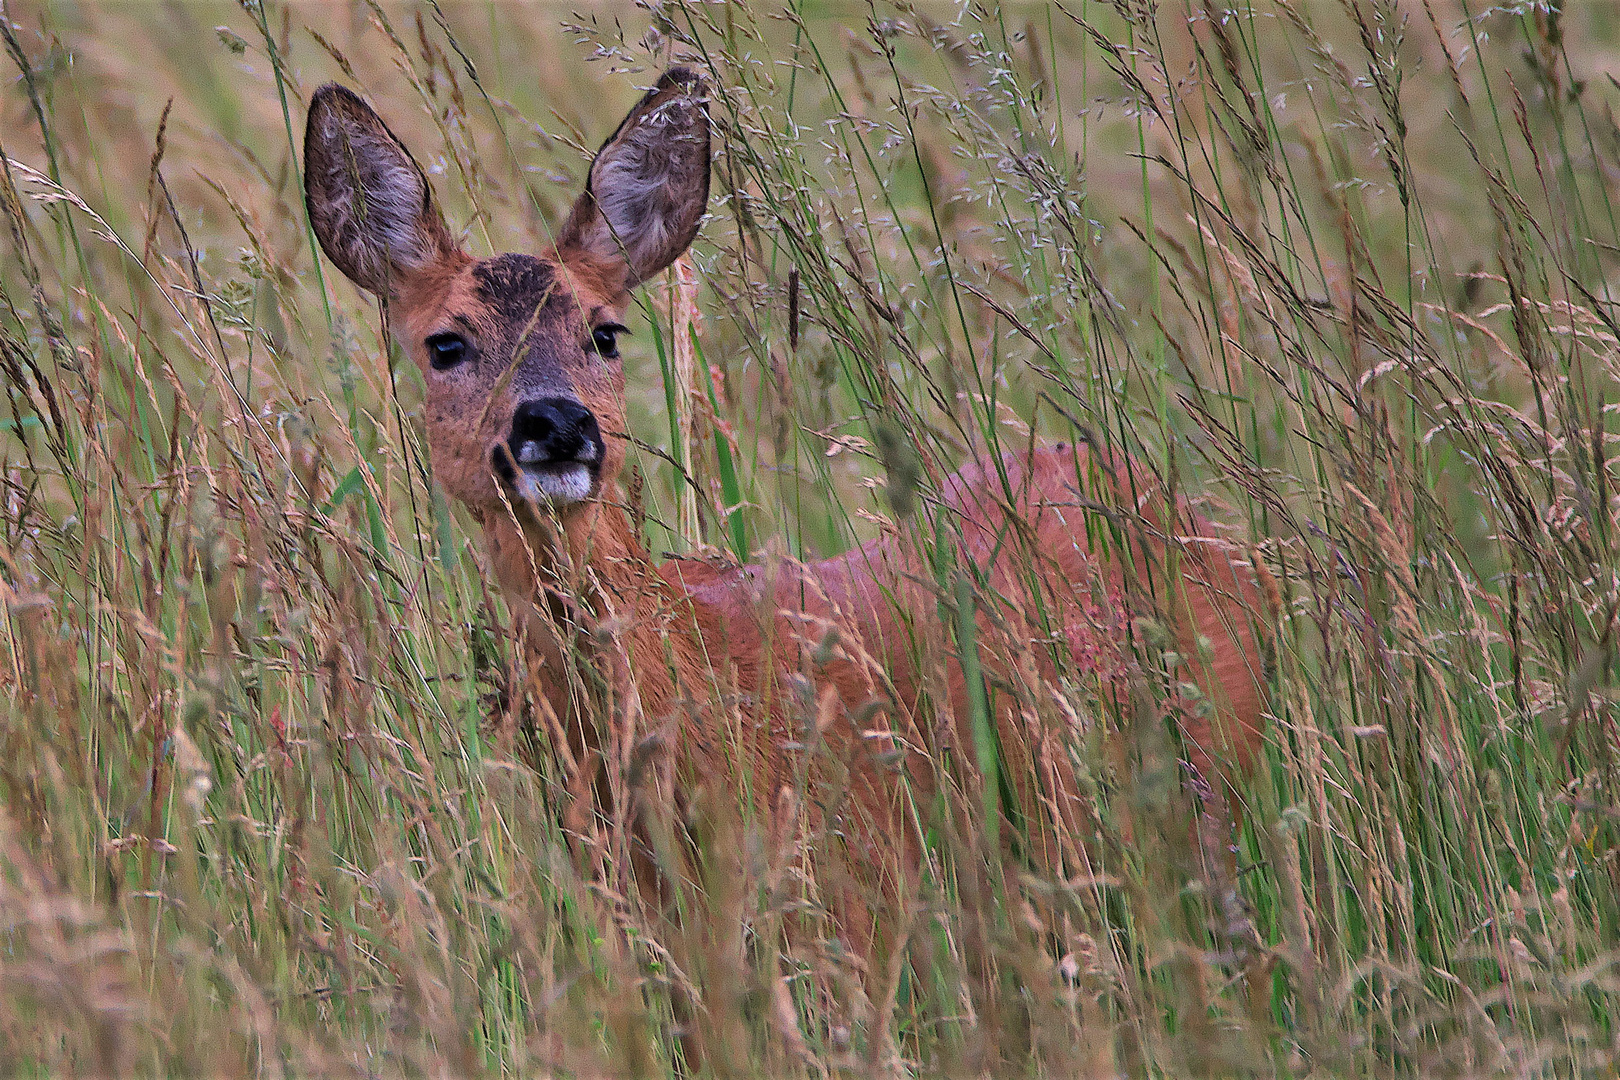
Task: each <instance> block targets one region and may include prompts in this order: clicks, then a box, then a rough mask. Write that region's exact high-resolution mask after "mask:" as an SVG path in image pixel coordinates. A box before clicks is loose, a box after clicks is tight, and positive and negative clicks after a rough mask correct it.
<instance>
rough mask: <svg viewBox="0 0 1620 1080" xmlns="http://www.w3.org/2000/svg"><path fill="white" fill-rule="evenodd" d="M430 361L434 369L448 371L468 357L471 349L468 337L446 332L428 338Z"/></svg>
mask: <svg viewBox="0 0 1620 1080" xmlns="http://www.w3.org/2000/svg"><path fill="white" fill-rule="evenodd" d="M426 344H427V351H428V363H430V364H432V365H433V370H434V371H447V370H449V369H450V368H453V367H455V366H456V365H457V364H459V363H461V362H462V361H463V360H465V359H467V356H468V354H469V352H470V350H469V349H468V347H467V339H466V338H464V337H462V336H461V335H460V334H453V333H450V332H448V331H447V332H445V333H443V334H434V335H433V336H432V337H430V338H428V339H427V342H426Z"/></svg>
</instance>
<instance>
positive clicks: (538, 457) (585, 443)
mask: <svg viewBox="0 0 1620 1080" xmlns="http://www.w3.org/2000/svg"><path fill="white" fill-rule="evenodd" d="M507 445H508V447H509V448H510V450H511V454H512V460H513V462H515V463H516V464H517V466H518V467H519V468H536V467H539V466H544V465H567V464H578V465H589V466H592V468H593V470H594V468H595V466H597V465H598V464H600V462H601V460H602V431H601V429H600V428H599V427H598V426H597V423H596V417H595V416H593V415H591V410H589V409H587V408H586V407H585V406H583V405H581V404H580V403H579V402H577V401H573V400H570V399H569V398H540V399H539V400H537V401H525V402H523V403H522V404H521V405H519V406H518V407H517V411H516V412H515V413H513V414H512V436H511V438H510V439H508V440H507Z"/></svg>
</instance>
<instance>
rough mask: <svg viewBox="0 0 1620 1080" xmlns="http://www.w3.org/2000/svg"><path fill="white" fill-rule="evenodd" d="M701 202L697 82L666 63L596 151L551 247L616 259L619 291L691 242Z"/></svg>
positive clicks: (704, 156) (703, 172)
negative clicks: (621, 278) (620, 273)
mask: <svg viewBox="0 0 1620 1080" xmlns="http://www.w3.org/2000/svg"><path fill="white" fill-rule="evenodd" d="M708 202H709V105H708V102H707V100H706V99H705V97H704V86H703V80H702V78H701V77H699V75H698V74H697V72H695V71H693V70H692V69H690V68H684V67H675V68H670V69H669V70H668V71H666V72H664V75H663V77H662V78H660V79H659V80H658V85H657V86H655V87H653V88H652V90H650V91H648V93H647V96H646V97H644V98H642V99H641V102H640V103H639V104H638V105H637V106H636V107H635V108H634V109H631V110H630V115H629V116H626V117H625V118H624V122H623V123H622V124H620V125H619V130H617V131H615V132H614V133H613V135H612V136H611V137H610V138H609V139H608V141H607V142H605V143H603V144H602V149H601V150H599V151H597V154H596V160H595V161H593V162H591V172H590V179H589V180H588V181H587V182H586V185H585V193H584V194H583V195H581V196H580V197H579V201H578V202H576V203H574V209H573V212H572V213H571V214H570V215H569V216H568V221H567V222H566V223H565V224H564V225H563V227H562V230H561V231H560V232H559V233H558V237H557V247H558V249H559V250H566V249H568V248H577V249H582V250H584V251H587V252H590V253H591V254H592V255H594V256H596V257H597V258H600V259H603V260H606V261H608V262H609V263H619V264H621V265H622V266H623V267H624V278H625V288H627V289H631V288H635V286H637V285H639V284H640V283H641V282H643V281H646V280H647V279H648V278H650V277H652V276H653V275H654V274H656V273H658V271H660V270H662V269H664V267H666V266H668V265H669V264H670V263H672V262H674V261H675V260H676V259H677V258H679V257H680V254H681V252H683V251H685V250H686V249H687V247H689V246H690V245H691V243H692V238H693V237H694V236H696V235H697V231H698V225H699V224H700V223H701V222H702V220H703V212H704V210H705V209H706V208H707V206H708Z"/></svg>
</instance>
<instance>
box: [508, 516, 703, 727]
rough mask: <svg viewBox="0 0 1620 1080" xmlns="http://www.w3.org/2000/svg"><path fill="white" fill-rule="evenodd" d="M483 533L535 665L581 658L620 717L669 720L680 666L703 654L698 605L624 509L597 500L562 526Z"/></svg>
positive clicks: (545, 521) (531, 524) (552, 523)
mask: <svg viewBox="0 0 1620 1080" xmlns="http://www.w3.org/2000/svg"><path fill="white" fill-rule="evenodd" d="M483 526H484V534H485V539H486V541H487V545H488V548H489V552H490V555H491V558H492V561H493V564H494V565H493V569H494V570H495V573H496V576H497V577H498V579H499V580H500V583H501V587H502V589H503V591H504V592H505V593H506V595H507V599H508V601H509V602H510V603H511V604H512V606H513V608H514V610H515V611H517V612H518V613H519V618H520V622H521V623H522V624H523V630H524V634H525V637H526V638H527V639H528V641H529V645H530V646H531V647H532V648H534V649H536V650H537V651H538V652H539V653H540V654H541V655H540V657H539V659H540V661H541V663H542V664H553V663H555V664H559V665H561V664H564V663H566V662H567V659H566V658H567V657H568V656H569V655H574V656H581V657H584V658H586V659H588V660H589V662H591V663H592V664H593V665H595V666H596V668H597V669H598V672H599V673H600V675H601V676H602V678H603V681H604V684H605V685H606V686H608V687H609V688H610V689H611V690H612V692H613V694H614V696H615V698H616V699H618V701H619V705H618V706H616V708H621V707H622V708H630V709H633V710H634V711H636V712H639V713H643V714H645V715H647V716H649V717H652V718H654V719H655V720H656V719H657V718H660V717H663V716H666V715H668V713H669V711H670V709H671V708H672V707H673V705H674V703H675V701H676V699H677V682H678V680H677V674H678V672H679V671H680V670H681V669H682V668H683V662H684V663H686V664H689V663H691V662H693V660H694V659H695V658H696V657H697V656H698V655H700V653H701V646H700V645H699V644H698V642H697V640H696V635H697V630H696V622H695V612H694V608H693V603H694V602H693V600H692V598H691V597H690V596H689V595H687V594H686V593H685V592H683V591H681V590H679V589H677V588H676V587H674V586H672V585H670V584H669V583H668V582H667V581H665V580H664V579H663V578H662V577H661V576H660V575H659V574H658V572H657V570H656V569H655V568H654V566H653V565H652V560H651V559H650V558H649V556H648V554H647V550H646V548H645V547H643V546H642V543H641V540H640V538H639V537H638V536H637V535H636V531H635V528H634V526H633V525H632V524H631V521H630V517H629V515H628V514H626V513H625V511H624V509H623V508H622V507H620V506H618V505H616V504H613V503H607V502H596V501H593V502H589V503H583V504H580V505H578V506H576V507H572V508H570V509H569V511H568V512H567V513H566V514H565V515H563V516H562V517H561V519H557V518H545V517H543V516H542V515H540V514H530V513H524V520H522V521H519V520H517V519H516V517H515V515H513V514H510V513H503V514H499V515H490V516H489V517H487V518H486V519H485V520H484V522H483ZM558 670H559V671H560V670H562V669H561V668H560V667H559V669H558ZM632 673H633V674H632ZM542 681H543V682H550V681H551V680H548V679H545V678H543V679H542Z"/></svg>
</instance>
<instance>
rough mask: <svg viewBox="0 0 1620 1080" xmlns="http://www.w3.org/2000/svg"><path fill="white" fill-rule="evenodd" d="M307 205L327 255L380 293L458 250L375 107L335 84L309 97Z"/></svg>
mask: <svg viewBox="0 0 1620 1080" xmlns="http://www.w3.org/2000/svg"><path fill="white" fill-rule="evenodd" d="M304 201H305V204H306V205H307V206H308V207H309V220H310V224H311V225H313V226H314V228H315V235H316V237H317V238H318V239H319V240H320V242H321V250H323V251H325V252H326V257H327V258H329V259H331V260H332V262H333V263H335V264H336V265H337V268H338V269H339V270H341V271H343V273H344V274H346V275H347V276H348V278H349V280H351V281H353V282H354V283H355V284H356V285H358V286H360V287H361V288H362V289H365V290H367V291H368V292H372V293H375V294H376V295H378V296H382V297H387V296H388V295H390V294H391V293H392V292H393V291H394V284H395V282H396V281H397V280H398V279H399V278H401V277H405V276H408V275H410V274H413V273H415V272H417V271H419V270H422V269H424V268H426V267H428V266H431V265H433V264H434V263H436V262H439V261H440V260H442V259H444V258H447V257H449V256H450V255H452V254H453V253H454V252H455V251H456V250H457V246H456V243H455V241H454V240H453V239H452V238H451V236H450V230H449V229H448V228H447V227H446V226H445V224H444V218H443V217H442V216H440V214H439V210H438V207H437V206H435V205H434V201H433V189H432V187H430V186H429V184H428V180H427V176H426V175H425V174H424V173H423V172H422V169H421V166H419V165H417V163H416V160H415V159H414V158H412V157H411V155H410V152H409V151H407V150H406V149H405V145H404V144H403V143H401V142H400V141H399V139H398V138H397V137H396V136H395V135H394V133H393V132H392V131H389V130H388V125H387V124H384V123H383V122H382V118H381V117H380V116H378V115H377V114H376V113H375V112H374V111H372V108H371V106H369V105H367V104H366V103H365V102H364V101H362V100H360V98H359V97H358V96H357V95H356V94H354V93H353V92H352V91H349V90H346V89H344V88H343V87H341V86H338V85H337V84H336V83H327V84H326V85H325V86H323V87H321V88H320V89H319V90H317V91H315V96H314V97H313V98H311V99H310V103H309V123H308V125H307V126H306V127H305V129H304Z"/></svg>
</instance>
